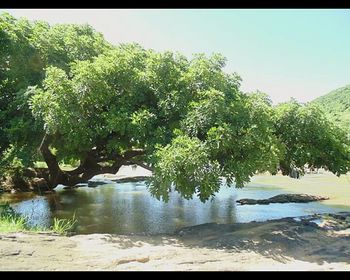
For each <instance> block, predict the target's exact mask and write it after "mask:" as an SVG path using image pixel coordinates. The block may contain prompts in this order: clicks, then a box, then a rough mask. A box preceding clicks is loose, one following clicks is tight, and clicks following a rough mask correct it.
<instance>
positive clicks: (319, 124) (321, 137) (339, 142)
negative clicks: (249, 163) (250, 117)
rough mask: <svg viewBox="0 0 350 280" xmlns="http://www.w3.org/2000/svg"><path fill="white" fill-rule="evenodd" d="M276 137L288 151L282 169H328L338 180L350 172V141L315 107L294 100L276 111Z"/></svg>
mask: <svg viewBox="0 0 350 280" xmlns="http://www.w3.org/2000/svg"><path fill="white" fill-rule="evenodd" d="M275 118H276V121H275V126H276V135H277V136H278V137H279V139H280V141H281V142H282V143H283V145H284V147H285V153H284V157H283V160H282V161H281V166H282V167H284V168H286V169H288V168H289V167H290V166H291V165H294V166H295V167H298V168H301V169H303V168H304V165H306V164H308V165H311V166H313V167H316V168H321V167H324V168H327V169H329V170H330V171H332V172H333V173H335V174H337V175H338V176H339V175H341V174H345V173H346V172H347V171H348V170H349V160H350V146H349V144H350V143H349V139H348V137H347V135H346V133H345V131H343V130H342V129H340V128H339V127H338V126H336V125H335V124H333V123H332V122H331V121H329V120H328V119H327V117H326V116H325V115H324V114H323V112H322V111H321V110H320V109H319V108H318V107H317V106H316V105H314V104H308V105H301V104H299V103H298V102H296V101H295V100H292V101H291V102H287V103H283V104H280V105H279V106H277V107H276V117H275Z"/></svg>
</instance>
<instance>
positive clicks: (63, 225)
mask: <svg viewBox="0 0 350 280" xmlns="http://www.w3.org/2000/svg"><path fill="white" fill-rule="evenodd" d="M76 224H77V219H76V218H75V214H74V215H73V217H72V218H71V219H58V218H54V219H53V225H52V227H51V229H52V231H53V232H55V233H58V234H60V235H66V234H68V233H70V232H72V231H73V230H74V228H75V226H76Z"/></svg>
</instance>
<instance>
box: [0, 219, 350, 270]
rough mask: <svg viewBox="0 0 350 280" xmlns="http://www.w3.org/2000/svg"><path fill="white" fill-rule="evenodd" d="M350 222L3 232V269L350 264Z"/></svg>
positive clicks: (0, 237) (307, 267)
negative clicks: (171, 230) (150, 232)
mask: <svg viewBox="0 0 350 280" xmlns="http://www.w3.org/2000/svg"><path fill="white" fill-rule="evenodd" d="M349 230H350V229H347V227H345V229H341V230H334V229H325V228H320V227H318V226H317V225H316V224H314V223H311V222H307V223H306V222H305V221H304V222H302V221H299V222H298V221H295V220H293V219H292V218H285V219H280V220H274V221H266V222H260V223H256V222H251V223H246V224H235V225H219V224H203V225H198V226H194V227H189V228H185V229H183V230H181V231H180V232H178V233H176V234H174V235H154V236H136V235H130V236H125V235H119V236H118V235H110V234H90V235H76V236H71V237H64V236H55V235H49V234H28V233H13V234H1V235H0V270H124V271H125V270H126V271H130V270H142V271H145V270H153V271H154V270H157V271H158V270H167V271H175V270H180V271H187V270H196V271H202V270H220V271H222V270H228V271H238V270H239V271H241V270H259V271H261V270H350V242H349V241H350V231H349Z"/></svg>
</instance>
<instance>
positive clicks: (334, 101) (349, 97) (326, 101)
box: [311, 84, 350, 130]
mask: <svg viewBox="0 0 350 280" xmlns="http://www.w3.org/2000/svg"><path fill="white" fill-rule="evenodd" d="M311 103H314V104H317V105H319V106H320V107H321V109H323V110H324V111H325V113H326V115H327V117H328V118H329V119H330V120H332V121H334V122H335V123H336V124H338V125H340V126H341V127H343V128H345V129H346V130H349V128H350V84H349V85H347V86H344V87H341V88H338V89H336V90H333V91H331V92H329V93H328V94H326V95H323V96H321V97H319V98H316V99H315V100H314V101H312V102H311Z"/></svg>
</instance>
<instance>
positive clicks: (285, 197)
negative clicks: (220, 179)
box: [237, 194, 329, 205]
mask: <svg viewBox="0 0 350 280" xmlns="http://www.w3.org/2000/svg"><path fill="white" fill-rule="evenodd" d="M327 199H329V197H325V196H316V195H308V194H279V195H276V196H273V197H270V198H268V199H250V198H243V199H239V200H237V203H240V204H241V205H245V204H247V205H254V204H270V203H291V202H294V203H306V202H312V201H320V200H327Z"/></svg>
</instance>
